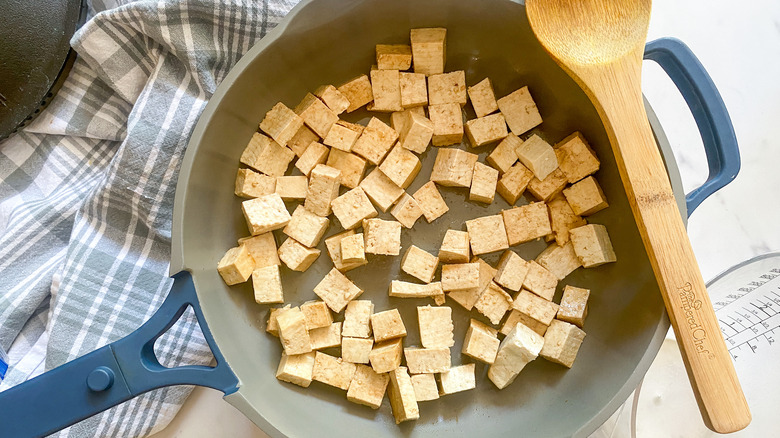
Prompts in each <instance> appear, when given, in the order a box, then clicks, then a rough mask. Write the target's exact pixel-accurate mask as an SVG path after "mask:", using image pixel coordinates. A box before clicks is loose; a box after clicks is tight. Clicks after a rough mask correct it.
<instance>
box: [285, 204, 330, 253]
mask: <svg viewBox="0 0 780 438" xmlns="http://www.w3.org/2000/svg"><path fill="white" fill-rule="evenodd" d="M328 225H330V220H329V219H328V218H326V217H322V216H317V215H316V214H314V213H312V212H310V211H309V210H307V209H306V207H304V206H303V205H299V206H297V207H295V211H293V214H292V216H291V217H290V222H289V223H288V224H287V226H286V227H284V229H283V230H282V232H283V233H284V234H286V235H288V236H289V237H292V238H293V239H295V240H297V241H298V242H299V243H300V244H301V245H303V246H308V247H309V248H314V247H315V246H317V245H319V243H320V240H321V239H322V236H323V235H325V231H326V230H327V229H328Z"/></svg>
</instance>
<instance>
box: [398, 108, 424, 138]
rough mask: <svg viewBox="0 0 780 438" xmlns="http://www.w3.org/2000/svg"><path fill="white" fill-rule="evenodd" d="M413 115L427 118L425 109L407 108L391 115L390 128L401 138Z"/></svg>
mask: <svg viewBox="0 0 780 438" xmlns="http://www.w3.org/2000/svg"><path fill="white" fill-rule="evenodd" d="M411 114H417V115H418V116H420V117H425V107H422V106H415V107H412V108H406V109H405V110H403V111H394V112H392V113H391V114H390V127H391V128H393V129H395V131H396V132H398V135H399V138H400V134H401V130H402V129H404V127H405V126H406V123H407V122H408V121H409V117H410V116H411Z"/></svg>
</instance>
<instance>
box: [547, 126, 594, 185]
mask: <svg viewBox="0 0 780 438" xmlns="http://www.w3.org/2000/svg"><path fill="white" fill-rule="evenodd" d="M555 155H556V156H557V157H558V165H559V166H560V167H561V170H562V171H563V173H565V174H566V177H567V178H568V179H569V183H571V184H574V183H576V182H577V181H579V180H581V179H583V178H585V177H586V176H588V175H593V174H594V173H596V172H597V171H598V170H599V167H600V165H601V163H600V162H599V159H598V158H597V157H596V153H595V152H593V149H591V148H590V145H588V142H587V141H586V140H585V137H583V136H582V134H580V133H579V132H575V133H573V134H572V135H570V136H568V137H566V138H564V139H563V140H561V141H560V142H558V144H556V145H555Z"/></svg>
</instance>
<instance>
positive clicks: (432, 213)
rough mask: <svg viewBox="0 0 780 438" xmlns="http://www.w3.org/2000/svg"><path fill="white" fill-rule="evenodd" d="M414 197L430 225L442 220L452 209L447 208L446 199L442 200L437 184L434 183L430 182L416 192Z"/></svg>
mask: <svg viewBox="0 0 780 438" xmlns="http://www.w3.org/2000/svg"><path fill="white" fill-rule="evenodd" d="M412 197H413V198H414V199H415V200H416V201H417V204H419V205H420V209H421V210H422V212H423V215H424V216H425V220H426V221H428V223H431V222H433V221H435V220H436V219H438V218H440V217H441V216H442V215H443V214H444V213H446V212H448V211H449V209H450V208H449V207H447V203H446V202H444V198H442V196H441V193H439V189H437V188H436V183H434V182H433V181H428V182H427V183H425V184H423V185H422V187H420V188H419V189H417V191H416V192H414V194H413V195H412Z"/></svg>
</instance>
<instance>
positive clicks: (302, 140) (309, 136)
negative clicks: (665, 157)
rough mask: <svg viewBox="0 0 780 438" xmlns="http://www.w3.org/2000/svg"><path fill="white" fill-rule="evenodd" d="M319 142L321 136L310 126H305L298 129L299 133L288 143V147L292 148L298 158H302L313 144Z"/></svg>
mask: <svg viewBox="0 0 780 438" xmlns="http://www.w3.org/2000/svg"><path fill="white" fill-rule="evenodd" d="M318 141H320V136H319V135H317V134H315V133H314V131H312V130H311V129H309V127H308V126H306V125H303V126H301V127H300V128H298V132H296V133H295V135H293V137H292V138H291V139H290V141H288V142H287V147H288V148H290V149H291V150H292V151H293V152H294V153H295V155H296V156H297V157H301V156H303V153H304V152H306V149H307V148H308V147H309V146H310V145H311V144H312V143H314V142H318Z"/></svg>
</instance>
